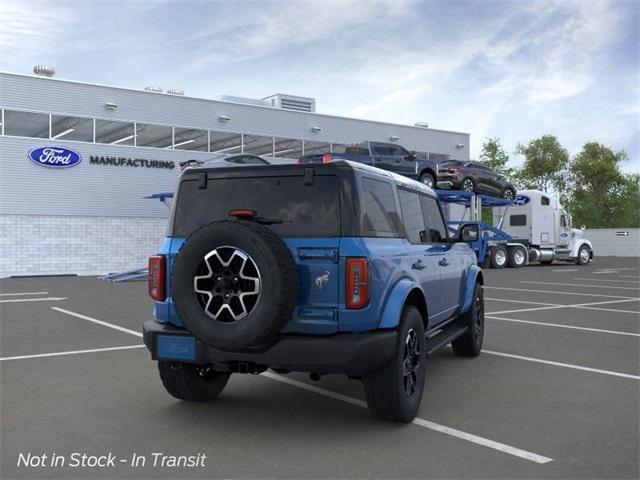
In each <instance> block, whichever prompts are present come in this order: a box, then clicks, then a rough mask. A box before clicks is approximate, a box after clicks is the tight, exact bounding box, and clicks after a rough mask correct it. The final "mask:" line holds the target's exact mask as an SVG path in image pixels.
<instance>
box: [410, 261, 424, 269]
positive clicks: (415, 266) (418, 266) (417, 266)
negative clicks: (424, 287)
mask: <svg viewBox="0 0 640 480" xmlns="http://www.w3.org/2000/svg"><path fill="white" fill-rule="evenodd" d="M411 268H413V269H414V270H424V269H425V268H427V266H426V265H425V264H424V263H422V260H418V261H417V262H414V263H413V265H411Z"/></svg>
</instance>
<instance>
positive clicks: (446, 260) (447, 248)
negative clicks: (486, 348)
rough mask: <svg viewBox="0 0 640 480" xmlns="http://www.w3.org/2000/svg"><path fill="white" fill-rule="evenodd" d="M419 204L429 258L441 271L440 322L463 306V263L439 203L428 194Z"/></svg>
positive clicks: (437, 319) (437, 316)
mask: <svg viewBox="0 0 640 480" xmlns="http://www.w3.org/2000/svg"><path fill="white" fill-rule="evenodd" d="M420 201H421V204H422V212H423V215H424V223H425V226H426V231H427V236H426V241H427V244H428V245H427V249H426V255H427V257H428V258H431V259H432V261H431V262H430V263H431V264H433V265H434V268H437V269H438V271H439V272H440V291H441V297H440V309H439V310H438V312H437V315H436V321H437V323H439V322H442V321H445V320H447V319H448V318H450V317H451V316H452V315H453V314H454V313H455V311H456V308H457V307H458V304H459V303H460V288H461V279H462V269H463V265H462V263H463V262H462V258H461V257H460V255H458V254H457V253H456V250H455V249H454V248H453V244H452V243H451V242H450V241H449V234H448V233H447V227H446V224H445V221H444V217H443V215H442V211H441V210H440V205H439V204H438V201H437V200H436V199H435V198H434V197H431V196H428V195H420Z"/></svg>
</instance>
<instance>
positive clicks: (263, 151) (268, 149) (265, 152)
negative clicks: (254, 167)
mask: <svg viewBox="0 0 640 480" xmlns="http://www.w3.org/2000/svg"><path fill="white" fill-rule="evenodd" d="M244 153H250V154H251V155H261V156H265V157H273V137H263V136H261V135H244Z"/></svg>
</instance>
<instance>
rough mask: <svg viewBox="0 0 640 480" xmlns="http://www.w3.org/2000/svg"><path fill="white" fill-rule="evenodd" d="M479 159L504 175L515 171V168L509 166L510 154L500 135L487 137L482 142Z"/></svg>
mask: <svg viewBox="0 0 640 480" xmlns="http://www.w3.org/2000/svg"><path fill="white" fill-rule="evenodd" d="M479 160H480V162H481V163H482V164H484V165H486V166H487V167H489V168H491V169H493V170H495V171H496V172H498V173H501V174H503V175H506V176H509V175H511V173H512V172H513V168H510V167H508V166H507V163H508V162H509V155H508V154H507V152H506V151H505V149H504V148H503V147H502V144H501V143H500V139H499V138H498V137H493V138H487V139H486V141H485V142H484V143H483V144H482V152H481V153H480V157H479Z"/></svg>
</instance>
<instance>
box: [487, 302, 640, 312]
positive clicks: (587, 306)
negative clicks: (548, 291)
mask: <svg viewBox="0 0 640 480" xmlns="http://www.w3.org/2000/svg"><path fill="white" fill-rule="evenodd" d="M636 300H640V298H628V299H625V300H608V301H605V302H590V303H576V304H573V305H559V304H556V303H539V304H540V305H547V306H546V307H536V308H518V309H516V310H501V311H499V312H487V313H486V315H499V314H503V313H518V312H535V311H538V310H555V309H558V308H584V309H587V310H602V311H605V312H622V313H634V314H635V313H638V312H635V311H633V310H616V309H613V308H599V307H594V306H593V305H607V304H610V303H625V302H633V301H636ZM523 303H528V302H523Z"/></svg>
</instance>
